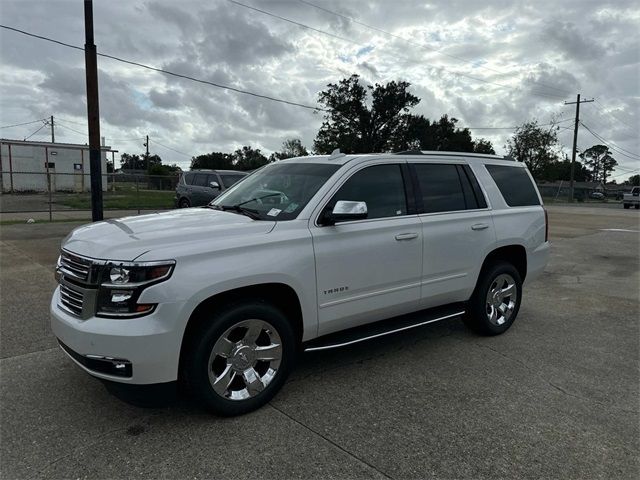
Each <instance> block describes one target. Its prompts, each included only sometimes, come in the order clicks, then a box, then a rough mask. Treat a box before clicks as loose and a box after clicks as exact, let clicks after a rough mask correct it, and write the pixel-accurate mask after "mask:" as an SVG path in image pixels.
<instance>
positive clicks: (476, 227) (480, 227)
mask: <svg viewBox="0 0 640 480" xmlns="http://www.w3.org/2000/svg"><path fill="white" fill-rule="evenodd" d="M487 228H489V225H487V224H486V223H476V224H475V225H471V230H485V229H487Z"/></svg>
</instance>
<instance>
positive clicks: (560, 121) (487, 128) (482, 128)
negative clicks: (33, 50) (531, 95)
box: [461, 118, 573, 130]
mask: <svg viewBox="0 0 640 480" xmlns="http://www.w3.org/2000/svg"><path fill="white" fill-rule="evenodd" d="M570 120H573V118H562V119H560V120H557V121H555V122H549V123H539V124H538V126H539V127H547V126H550V125H557V124H559V123H562V122H568V121H570ZM461 128H466V129H467V130H515V129H516V128H519V126H515V127H461ZM568 128H572V127H568Z"/></svg>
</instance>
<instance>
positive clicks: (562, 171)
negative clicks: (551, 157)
mask: <svg viewBox="0 0 640 480" xmlns="http://www.w3.org/2000/svg"><path fill="white" fill-rule="evenodd" d="M590 178H591V177H590V174H589V170H587V169H586V168H585V167H584V165H582V163H580V162H579V161H577V160H576V162H575V164H574V166H573V179H574V180H575V181H576V182H586V181H587V180H589V179H590ZM538 179H539V180H548V181H550V182H556V181H558V180H562V181H566V182H568V181H569V180H570V179H571V160H569V159H568V158H565V159H564V160H558V161H552V162H549V163H548V164H547V165H546V167H545V168H544V170H543V171H542V172H541V173H540V175H539V176H538Z"/></svg>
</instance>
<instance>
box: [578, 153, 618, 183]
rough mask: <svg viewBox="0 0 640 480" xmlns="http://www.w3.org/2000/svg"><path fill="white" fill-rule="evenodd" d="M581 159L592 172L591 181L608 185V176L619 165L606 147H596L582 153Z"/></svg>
mask: <svg viewBox="0 0 640 480" xmlns="http://www.w3.org/2000/svg"><path fill="white" fill-rule="evenodd" d="M580 158H582V159H583V160H584V163H585V165H586V166H587V168H588V169H589V170H590V171H591V179H592V180H593V181H594V182H598V181H600V182H602V183H607V176H608V175H609V173H611V172H612V171H613V169H614V168H615V166H616V165H618V162H617V161H616V160H615V159H614V158H613V155H612V153H611V151H610V150H609V147H607V146H606V145H594V146H593V147H590V148H588V149H586V150H585V151H584V152H582V153H581V154H580Z"/></svg>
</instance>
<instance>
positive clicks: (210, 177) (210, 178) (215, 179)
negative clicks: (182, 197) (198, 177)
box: [205, 173, 222, 187]
mask: <svg viewBox="0 0 640 480" xmlns="http://www.w3.org/2000/svg"><path fill="white" fill-rule="evenodd" d="M211 182H216V183H217V184H218V185H220V180H218V175H216V174H215V173H210V174H209V175H207V183H206V185H205V187H209V186H211ZM220 187H222V185H220Z"/></svg>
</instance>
